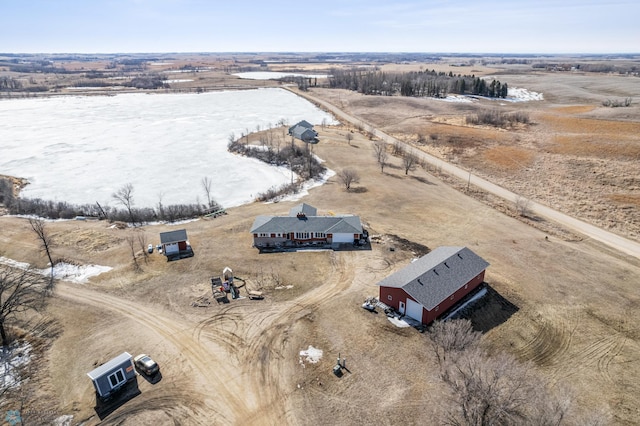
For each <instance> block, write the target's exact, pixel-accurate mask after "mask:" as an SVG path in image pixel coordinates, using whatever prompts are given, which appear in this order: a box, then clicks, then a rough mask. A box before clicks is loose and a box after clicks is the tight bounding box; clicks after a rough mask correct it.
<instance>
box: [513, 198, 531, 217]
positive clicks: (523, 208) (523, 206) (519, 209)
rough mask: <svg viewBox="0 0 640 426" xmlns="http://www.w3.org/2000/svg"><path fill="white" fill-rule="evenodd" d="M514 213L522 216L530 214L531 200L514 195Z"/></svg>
mask: <svg viewBox="0 0 640 426" xmlns="http://www.w3.org/2000/svg"><path fill="white" fill-rule="evenodd" d="M515 203H516V213H517V214H518V215H520V216H522V217H528V216H529V215H530V214H531V200H528V199H527V198H524V197H521V196H520V195H518V196H517V197H516V201H515Z"/></svg>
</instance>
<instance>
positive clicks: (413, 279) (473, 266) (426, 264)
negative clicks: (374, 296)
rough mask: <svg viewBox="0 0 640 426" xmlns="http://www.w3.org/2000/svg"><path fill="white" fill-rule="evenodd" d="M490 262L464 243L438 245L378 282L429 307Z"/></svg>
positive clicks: (447, 295)
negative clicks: (396, 289) (400, 290)
mask: <svg viewBox="0 0 640 426" xmlns="http://www.w3.org/2000/svg"><path fill="white" fill-rule="evenodd" d="M487 266H489V263H488V262H487V261H486V260H484V259H483V258H481V257H480V256H478V255H477V254H475V253H474V252H472V251H471V250H469V249H468V248H467V247H450V246H443V247H438V248H437V249H435V250H433V251H432V252H430V253H429V254H426V255H425V256H422V257H421V258H419V259H418V260H416V261H414V262H412V263H410V264H409V265H407V266H405V267H404V268H402V269H400V270H399V271H396V272H395V273H393V274H391V275H389V276H388V277H386V278H385V279H383V280H382V281H380V282H379V283H378V284H377V285H379V286H381V287H394V288H401V289H403V290H404V291H405V292H406V293H407V294H408V295H409V296H411V297H413V298H414V299H415V300H416V301H417V302H419V303H420V304H421V305H422V306H424V307H425V308H426V309H427V310H429V311H431V310H433V309H434V308H435V307H436V306H438V305H439V304H440V303H442V302H443V301H445V300H446V299H447V298H448V297H450V296H451V295H452V294H453V293H455V292H456V291H457V290H458V289H460V288H461V287H462V286H464V285H465V284H467V283H468V282H469V281H471V280H472V279H473V278H475V277H476V276H477V275H478V274H480V273H481V272H482V271H484V270H485V269H487Z"/></svg>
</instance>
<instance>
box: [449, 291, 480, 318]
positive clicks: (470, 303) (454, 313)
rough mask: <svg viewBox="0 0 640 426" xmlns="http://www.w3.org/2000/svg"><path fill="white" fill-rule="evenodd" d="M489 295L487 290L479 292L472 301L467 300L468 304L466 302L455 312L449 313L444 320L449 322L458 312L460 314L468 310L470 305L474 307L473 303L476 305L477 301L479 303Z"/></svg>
mask: <svg viewBox="0 0 640 426" xmlns="http://www.w3.org/2000/svg"><path fill="white" fill-rule="evenodd" d="M485 294H487V289H486V288H483V289H481V290H480V291H479V292H477V293H476V294H475V295H474V296H473V297H472V298H471V299H469V300H467V301H466V302H464V303H463V304H462V305H460V306H459V307H457V308H456V309H455V310H453V311H451V312H449V313H448V314H447V315H446V316H445V317H444V320H445V321H446V320H448V319H451V318H452V317H453V316H455V315H456V314H457V313H458V312H460V310H462V309H464V308H466V307H467V306H469V305H472V304H473V303H475V302H476V301H478V300H479V299H480V298H482V297H484V295H485Z"/></svg>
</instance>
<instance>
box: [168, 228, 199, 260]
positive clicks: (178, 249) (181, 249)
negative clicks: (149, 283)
mask: <svg viewBox="0 0 640 426" xmlns="http://www.w3.org/2000/svg"><path fill="white" fill-rule="evenodd" d="M160 244H161V245H162V252H163V253H164V255H165V256H167V260H174V259H182V258H183V257H191V256H193V249H192V248H191V244H189V240H188V239H187V230H186V229H178V230H175V231H170V232H161V233H160Z"/></svg>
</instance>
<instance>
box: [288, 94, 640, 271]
mask: <svg viewBox="0 0 640 426" xmlns="http://www.w3.org/2000/svg"><path fill="white" fill-rule="evenodd" d="M286 89H287V90H290V91H292V92H293V93H295V94H297V95H299V96H302V97H304V98H306V99H308V100H309V101H311V102H313V103H315V104H316V105H319V106H320V107H321V108H324V109H326V110H328V111H329V112H331V113H332V114H334V115H336V116H337V117H338V118H339V119H341V120H345V121H348V122H349V123H351V124H353V125H354V126H357V127H360V128H363V129H365V130H366V131H368V132H371V133H372V134H374V135H375V136H376V137H378V138H380V139H381V140H383V141H385V142H386V143H389V144H396V143H399V144H401V145H405V146H407V148H413V147H410V146H408V145H407V144H406V143H404V142H402V141H400V140H398V139H396V138H394V137H392V136H390V135H388V134H386V133H384V132H382V131H381V130H378V129H376V128H375V127H374V126H373V125H371V124H369V123H367V122H365V121H364V120H362V119H360V118H357V117H355V116H353V115H350V114H348V113H346V112H344V111H342V110H341V109H339V108H338V107H337V106H335V105H333V104H331V103H329V102H327V101H325V100H322V99H319V98H317V97H315V96H313V95H312V94H310V93H309V92H302V91H299V90H297V89H296V88H294V87H291V86H289V87H286ZM416 153H417V154H418V155H419V156H420V157H421V159H422V160H423V161H425V162H427V163H428V164H431V165H432V166H434V167H437V168H438V169H439V170H441V171H442V172H443V173H446V174H449V175H451V176H454V177H456V178H458V179H460V180H462V181H464V182H467V183H468V184H470V185H474V186H476V187H478V188H480V189H482V190H483V191H486V192H489V193H491V194H493V195H496V196H498V197H500V198H502V199H504V200H506V201H508V202H511V203H515V202H516V201H517V200H518V199H519V198H520V195H518V194H516V193H514V192H512V191H509V190H507V189H505V188H503V187H501V186H499V185H496V184H494V183H492V182H489V181H488V180H486V179H483V178H481V177H479V176H477V175H474V174H472V173H471V172H469V171H467V170H464V169H462V168H460V167H457V166H455V165H453V164H451V163H448V162H446V161H444V160H442V159H440V158H436V157H434V156H432V155H430V154H428V153H426V152H423V151H418V150H416ZM528 208H529V210H530V211H531V212H532V213H533V214H535V215H539V216H542V217H544V218H546V219H548V220H551V221H553V222H556V223H558V224H560V225H562V226H564V227H566V228H569V229H571V230H573V231H575V232H578V233H580V234H583V235H585V236H587V237H589V238H592V239H594V240H596V241H599V242H601V243H604V244H606V245H608V246H610V247H612V248H614V249H616V250H619V251H621V252H623V253H626V254H628V255H631V256H634V257H637V258H640V243H637V242H635V241H631V240H629V239H627V238H624V237H621V236H619V235H617V234H614V233H612V232H609V231H606V230H604V229H602V228H599V227H597V226H594V225H591V224H589V223H587V222H584V221H582V220H579V219H576V218H574V217H571V216H569V215H567V214H564V213H561V212H559V211H557V210H554V209H552V208H550V207H547V206H545V205H542V204H540V203H536V202H533V201H529V202H528Z"/></svg>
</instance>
